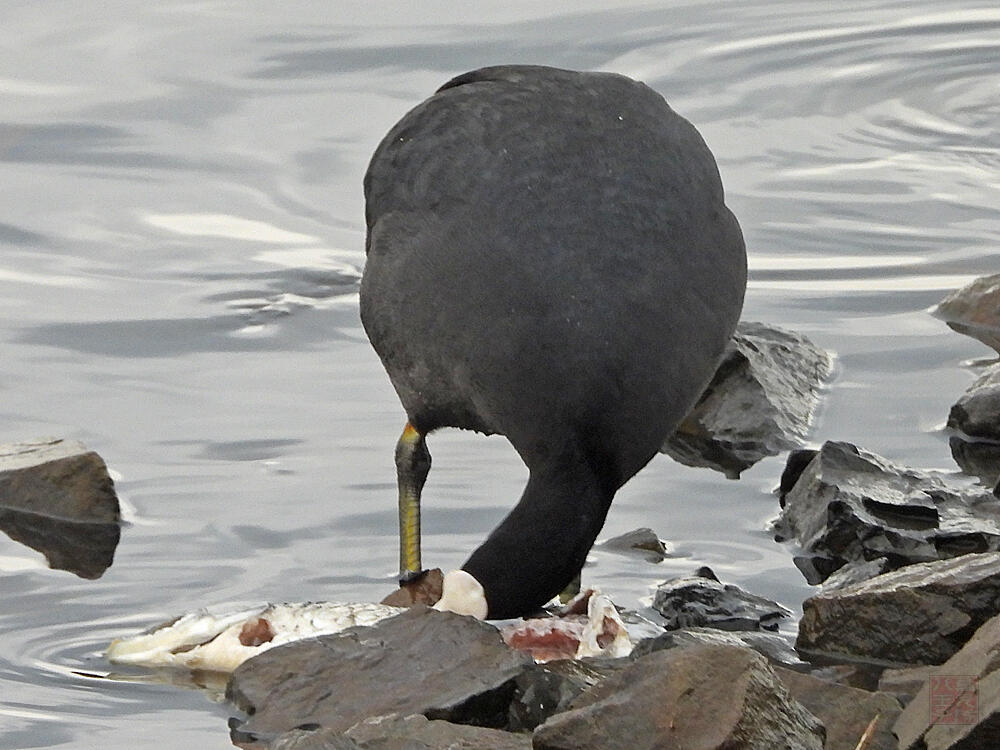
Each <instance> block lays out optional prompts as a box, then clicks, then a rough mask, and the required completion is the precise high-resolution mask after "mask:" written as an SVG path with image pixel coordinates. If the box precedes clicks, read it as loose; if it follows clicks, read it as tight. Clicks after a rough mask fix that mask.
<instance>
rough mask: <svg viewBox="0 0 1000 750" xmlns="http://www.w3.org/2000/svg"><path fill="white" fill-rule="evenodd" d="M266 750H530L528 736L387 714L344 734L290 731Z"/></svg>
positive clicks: (324, 731)
mask: <svg viewBox="0 0 1000 750" xmlns="http://www.w3.org/2000/svg"><path fill="white" fill-rule="evenodd" d="M268 750H531V735H530V734H514V733H512V732H502V731H500V730H499V729H485V728H483V727H470V726H465V725H462V724H452V723H450V722H447V721H429V720H428V719H427V718H426V717H424V716H419V715H414V716H407V717H405V718H404V717H402V716H399V715H397V714H390V715H388V716H375V717H372V718H370V719H365V720H364V721H361V722H358V723H357V724H355V725H354V726H353V727H351V728H350V729H348V730H347V731H346V732H344V733H341V732H338V731H335V730H331V729H315V730H312V731H310V730H304V729H293V730H292V731H290V732H286V733H285V734H283V735H281V736H280V737H278V738H277V739H276V740H274V741H273V742H272V743H271V744H270V745H269V746H268Z"/></svg>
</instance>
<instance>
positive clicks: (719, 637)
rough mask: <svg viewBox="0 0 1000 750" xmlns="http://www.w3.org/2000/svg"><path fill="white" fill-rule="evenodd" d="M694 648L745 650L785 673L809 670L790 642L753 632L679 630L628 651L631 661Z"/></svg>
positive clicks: (771, 635)
mask: <svg viewBox="0 0 1000 750" xmlns="http://www.w3.org/2000/svg"><path fill="white" fill-rule="evenodd" d="M695 644H712V645H716V646H736V647H739V648H749V649H753V650H754V651H756V652H757V653H758V654H760V655H761V656H763V657H765V658H766V659H767V660H768V661H769V662H771V663H772V664H780V665H782V666H784V667H788V668H789V669H796V670H807V669H809V664H808V663H807V662H804V661H802V660H801V659H800V658H799V655H798V653H797V652H796V651H795V649H794V648H792V645H791V643H790V641H789V640H788V639H786V638H785V637H784V636H782V635H779V634H778V633H765V632H761V631H755V630H739V631H736V632H727V631H725V630H715V629H713V628H682V629H680V630H671V631H668V632H666V633H663V634H662V635H658V636H656V637H655V638H647V639H645V640H644V641H640V642H639V643H638V644H637V645H636V647H635V648H634V649H633V650H632V654H631V657H632V658H633V659H638V658H639V657H642V656H645V655H646V654H651V653H653V652H654V651H662V650H664V649H668V648H677V647H679V646H691V645H695Z"/></svg>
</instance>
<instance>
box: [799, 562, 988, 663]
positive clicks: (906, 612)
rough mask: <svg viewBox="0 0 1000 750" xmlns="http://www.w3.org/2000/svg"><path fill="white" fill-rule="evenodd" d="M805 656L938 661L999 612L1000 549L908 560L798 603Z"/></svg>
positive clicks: (800, 636)
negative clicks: (901, 565)
mask: <svg viewBox="0 0 1000 750" xmlns="http://www.w3.org/2000/svg"><path fill="white" fill-rule="evenodd" d="M802 610H803V615H802V620H801V622H800V623H799V634H798V639H797V640H796V643H795V646H796V648H797V649H798V650H799V652H800V653H803V654H804V655H806V656H807V657H826V658H830V659H837V660H845V661H851V660H854V661H865V662H870V663H875V664H881V665H884V666H901V665H904V666H905V665H913V664H940V663H941V662H943V661H945V660H946V659H948V658H949V657H951V656H952V655H953V654H954V653H955V652H956V651H958V650H959V649H960V648H961V647H962V645H963V644H964V643H965V642H966V640H968V638H969V637H970V636H971V635H972V634H973V632H975V630H976V629H977V628H978V627H980V626H981V625H982V624H983V623H984V622H986V620H988V619H989V618H990V617H992V616H993V615H995V614H997V612H998V611H1000V553H998V552H988V553H983V554H971V555H963V556H961V557H956V558H953V559H950V560H939V561H935V562H930V563H920V564H917V565H909V566H907V567H905V568H901V569H899V570H894V571H892V572H890V573H884V574H883V575H880V576H877V577H875V578H872V579H871V580H868V581H863V582H861V583H856V584H852V585H850V586H845V587H843V588H839V589H835V590H833V591H823V592H822V593H820V594H818V595H817V596H813V597H811V598H809V599H806V600H805V601H804V602H803V603H802Z"/></svg>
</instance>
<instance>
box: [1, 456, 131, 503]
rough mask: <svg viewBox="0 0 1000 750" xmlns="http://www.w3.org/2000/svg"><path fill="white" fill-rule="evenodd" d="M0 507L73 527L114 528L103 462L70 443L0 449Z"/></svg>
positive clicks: (112, 490)
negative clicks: (100, 525)
mask: <svg viewBox="0 0 1000 750" xmlns="http://www.w3.org/2000/svg"><path fill="white" fill-rule="evenodd" d="M0 506H3V507H4V508H9V509H11V510H18V511H22V512H26V513H35V514H37V515H41V516H47V517H49V518H56V519H60V520H64V521H75V522H77V523H118V521H119V519H120V516H119V511H118V496H117V495H116V494H115V486H114V482H112V481H111V477H110V476H109V475H108V467H107V466H105V465H104V460H103V459H102V458H101V457H100V456H99V455H97V454H96V453H94V452H93V451H88V450H87V449H86V448H85V447H84V446H83V444H82V443H78V442H76V441H74V440H49V439H46V440H35V441H28V442H23V443H6V444H3V445H0Z"/></svg>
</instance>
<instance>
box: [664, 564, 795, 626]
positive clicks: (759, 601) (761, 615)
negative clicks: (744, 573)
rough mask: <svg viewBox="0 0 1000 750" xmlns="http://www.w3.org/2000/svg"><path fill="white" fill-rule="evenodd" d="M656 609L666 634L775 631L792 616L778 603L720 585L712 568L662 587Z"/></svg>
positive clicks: (726, 585) (667, 582)
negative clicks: (696, 630)
mask: <svg viewBox="0 0 1000 750" xmlns="http://www.w3.org/2000/svg"><path fill="white" fill-rule="evenodd" d="M653 609H655V610H656V611H657V612H659V613H660V614H661V615H662V616H663V618H664V619H665V620H666V622H665V623H664V627H665V628H667V630H675V629H677V628H697V627H710V628H717V629H719V630H776V629H777V627H778V624H779V622H780V621H781V620H782V619H784V618H786V617H789V616H791V612H790V611H789V610H787V609H785V608H784V607H782V606H781V605H780V604H778V603H777V602H772V601H771V600H770V599H765V598H764V597H762V596H757V595H755V594H751V593H748V592H746V591H744V590H743V589H741V588H740V587H739V586H734V585H732V584H728V583H722V582H720V581H719V580H718V579H717V578H716V577H715V574H714V573H713V572H712V570H711V569H710V568H701V569H699V570H698V571H697V573H696V574H695V575H693V576H686V577H683V578H671V579H668V580H666V581H663V582H662V583H660V584H659V585H658V586H657V587H656V593H655V594H654V595H653Z"/></svg>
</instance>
